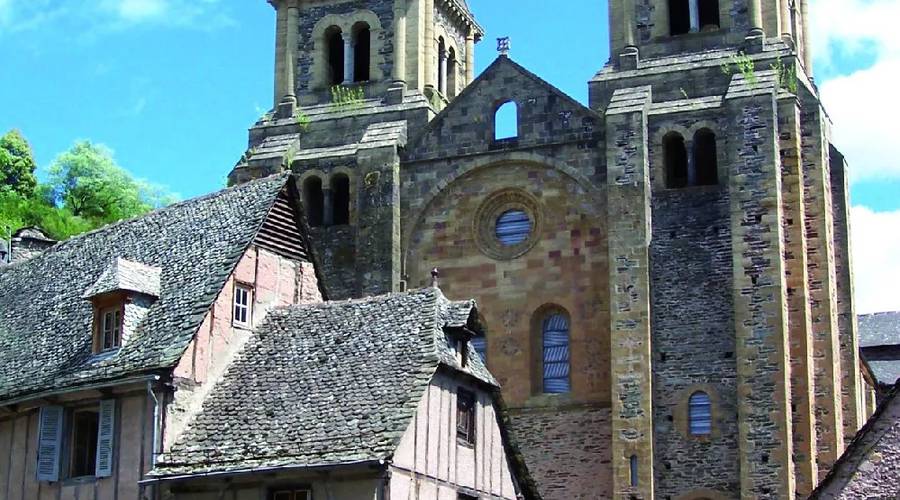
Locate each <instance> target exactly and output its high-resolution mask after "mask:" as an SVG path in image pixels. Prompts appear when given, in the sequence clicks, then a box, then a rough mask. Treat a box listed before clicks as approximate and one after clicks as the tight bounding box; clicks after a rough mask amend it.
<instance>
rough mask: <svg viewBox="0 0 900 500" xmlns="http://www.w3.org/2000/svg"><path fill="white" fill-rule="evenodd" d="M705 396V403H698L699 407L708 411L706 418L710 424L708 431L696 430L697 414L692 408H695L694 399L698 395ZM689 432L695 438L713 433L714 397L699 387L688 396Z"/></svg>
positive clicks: (707, 436) (705, 436)
mask: <svg viewBox="0 0 900 500" xmlns="http://www.w3.org/2000/svg"><path fill="white" fill-rule="evenodd" d="M701 395H702V397H705V398H706V400H705V404H697V406H698V407H702V408H706V409H707V412H706V413H705V414H704V420H708V421H709V424H708V427H707V428H706V432H700V431H695V430H694V423H695V416H694V415H693V413H692V411H691V410H692V409H693V408H694V405H695V404H694V401H695V398H697V397H701ZM687 434H688V435H689V436H691V437H693V438H709V437H711V436H712V434H713V399H712V396H711V395H710V394H709V392H707V391H705V390H702V389H698V390H695V391H692V392H691V393H690V395H689V396H688V400H687Z"/></svg>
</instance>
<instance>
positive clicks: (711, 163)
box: [691, 128, 719, 186]
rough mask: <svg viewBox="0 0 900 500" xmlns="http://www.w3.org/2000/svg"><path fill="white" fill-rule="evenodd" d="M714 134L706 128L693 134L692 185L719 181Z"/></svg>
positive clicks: (709, 184) (705, 184)
mask: <svg viewBox="0 0 900 500" xmlns="http://www.w3.org/2000/svg"><path fill="white" fill-rule="evenodd" d="M717 156H718V153H717V152H716V134H714V133H713V132H712V131H711V130H709V129H708V128H704V129H700V130H698V131H697V133H696V134H694V176H693V177H694V179H692V180H693V182H691V184H692V185H698V186H712V185H715V184H718V183H719V172H718V170H719V165H718V158H717Z"/></svg>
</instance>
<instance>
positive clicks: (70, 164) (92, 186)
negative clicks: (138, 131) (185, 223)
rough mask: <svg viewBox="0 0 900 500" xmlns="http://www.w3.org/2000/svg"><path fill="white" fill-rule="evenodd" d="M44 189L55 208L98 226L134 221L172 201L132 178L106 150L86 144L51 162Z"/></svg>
mask: <svg viewBox="0 0 900 500" xmlns="http://www.w3.org/2000/svg"><path fill="white" fill-rule="evenodd" d="M48 187H49V189H48V197H49V199H50V200H51V201H52V202H53V203H54V204H55V205H56V206H58V207H60V208H64V209H67V210H68V211H70V212H71V213H72V215H74V216H77V217H83V218H86V219H90V220H93V221H97V222H101V223H109V222H113V221H117V220H121V219H127V218H130V217H135V216H137V215H141V214H143V213H146V212H148V211H150V210H152V209H154V208H159V207H161V206H164V205H166V204H168V203H171V202H172V201H173V197H172V196H171V195H169V194H168V193H166V192H165V190H164V189H162V188H160V187H159V186H156V185H153V184H149V183H147V182H145V181H141V180H137V179H135V178H133V177H132V176H131V174H129V173H128V172H127V171H125V170H124V169H123V168H122V167H120V166H119V165H118V164H117V163H116V161H115V159H114V157H113V153H112V151H111V150H110V149H109V148H107V147H106V146H103V145H101V144H92V143H91V142H90V141H80V142H77V143H75V145H74V146H72V148H71V149H70V150H69V151H66V152H64V153H62V154H60V155H59V156H58V157H57V158H56V160H54V161H53V164H52V165H50V168H49V182H48Z"/></svg>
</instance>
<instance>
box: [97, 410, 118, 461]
mask: <svg viewBox="0 0 900 500" xmlns="http://www.w3.org/2000/svg"><path fill="white" fill-rule="evenodd" d="M115 428H116V400H115V399H104V400H103V401H101V402H100V424H99V428H98V429H97V470H96V472H95V475H96V476H97V477H109V476H111V475H112V469H113V447H114V445H115V443H114V436H115Z"/></svg>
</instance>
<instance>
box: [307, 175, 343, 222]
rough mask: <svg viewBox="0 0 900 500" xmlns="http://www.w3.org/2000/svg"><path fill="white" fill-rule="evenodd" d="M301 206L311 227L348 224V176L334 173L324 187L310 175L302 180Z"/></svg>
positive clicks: (319, 179) (318, 179) (320, 180)
mask: <svg viewBox="0 0 900 500" xmlns="http://www.w3.org/2000/svg"><path fill="white" fill-rule="evenodd" d="M303 208H304V210H305V211H306V219H307V221H308V222H309V225H310V226H312V227H321V226H343V225H347V224H350V177H348V176H347V175H346V174H335V175H333V176H332V177H331V182H330V183H329V185H328V186H327V187H326V186H324V185H323V183H322V179H321V178H320V177H318V176H315V175H311V176H309V177H307V178H306V180H304V181H303Z"/></svg>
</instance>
